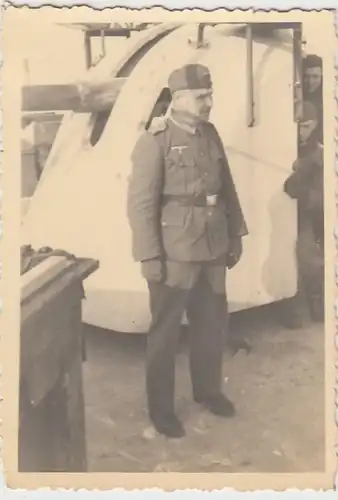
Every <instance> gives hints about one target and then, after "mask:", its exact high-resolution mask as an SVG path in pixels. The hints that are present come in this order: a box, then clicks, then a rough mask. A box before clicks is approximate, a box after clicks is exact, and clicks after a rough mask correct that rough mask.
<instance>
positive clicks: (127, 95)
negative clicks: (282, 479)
mask: <svg viewBox="0 0 338 500" xmlns="http://www.w3.org/2000/svg"><path fill="white" fill-rule="evenodd" d="M36 15H37V16H38V15H39V14H38V12H37V14H36ZM96 19H97V18H96V17H95V16H93V20H92V21H91V20H89V21H88V20H86V21H76V22H75V21H74V22H73V21H69V22H68V21H67V22H63V21H62V22H61V21H60V22H59V21H58V20H55V21H54V20H53V21H52V20H51V19H49V22H47V23H46V24H44V23H43V22H41V23H40V24H39V28H36V26H35V29H32V30H30V31H29V29H28V28H27V33H29V36H28V37H27V41H26V42H25V44H24V45H23V46H22V47H21V49H20V50H21V51H22V54H21V65H22V68H21V69H22V75H23V81H22V87H21V116H20V134H21V135H20V177H21V180H20V182H21V185H20V189H21V200H20V297H21V298H20V310H21V312H20V314H21V317H20V333H19V335H20V355H19V358H18V359H19V383H18V387H19V394H18V424H17V425H18V447H17V448H18V449H17V466H18V469H17V472H18V473H20V474H21V473H22V474H25V473H51V474H62V473H81V474H90V473H126V472H127V473H205V474H226V475H227V476H226V477H228V476H229V477H230V475H231V474H243V475H244V476H243V477H245V476H246V475H248V476H249V475H250V474H262V475H263V474H266V475H270V474H271V475H272V474H276V475H278V474H280V475H281V474H294V475H296V474H307V473H308V474H324V473H326V472H327V463H328V462H327V456H328V452H327V442H328V438H327V429H326V427H327V413H326V409H327V403H326V387H325V377H326V373H327V371H326V370H327V362H328V361H327V359H326V356H327V349H326V343H325V342H326V340H325V338H326V331H325V330H327V328H328V327H327V323H326V322H327V318H328V314H327V306H326V304H327V300H328V293H329V294H330V293H331V291H330V290H329V292H328V291H327V290H328V288H329V286H328V285H327V282H326V280H327V274H326V270H325V262H327V259H328V255H329V254H328V248H327V241H329V237H328V233H327V220H328V219H327V216H326V209H327V205H326V203H327V201H326V196H327V192H330V188H327V186H326V184H325V195H324V179H327V178H328V177H327V168H330V165H328V166H327V164H326V160H325V161H324V159H325V158H326V156H325V152H326V148H327V147H328V145H327V144H328V143H327V134H326V129H325V123H328V116H327V114H328V113H330V110H328V109H327V108H325V106H324V102H325V99H324V94H325V92H324V88H325V83H326V79H327V78H328V76H327V75H326V73H325V71H324V69H325V68H326V67H327V66H326V65H327V61H326V58H327V54H328V51H327V49H326V46H325V36H324V34H322V35H323V36H321V33H320V30H318V29H317V28H316V24H315V23H314V22H313V21H312V22H307V18H306V16H304V20H303V19H299V17H297V16H296V15H295V17H294V19H292V18H291V17H290V16H288V17H286V18H285V20H283V18H282V17H281V18H280V20H277V21H276V17H273V15H272V14H271V19H270V18H269V16H265V17H262V21H260V20H259V18H258V17H257V21H250V22H247V21H246V20H245V17H243V22H239V21H238V20H237V18H236V20H234V21H232V20H231V17H229V21H228V22H226V21H224V22H222V21H221V20H220V21H219V22H210V21H209V18H208V19H206V20H205V22H203V20H202V21H199V22H193V21H191V22H190V21H189V19H188V18H182V22H179V21H176V18H175V19H174V18H172V19H171V18H170V16H168V21H163V22H157V20H156V21H155V22H151V21H152V18H151V13H149V22H139V21H138V20H137V17H135V21H129V18H128V21H126V22H123V21H121V20H120V19H118V20H115V19H114V16H113V15H112V16H111V18H110V19H108V20H105V21H97V20H96ZM332 64H333V63H332ZM326 120H327V121H326ZM324 163H325V169H324ZM332 182H334V180H333V181H332ZM327 189H328V191H327ZM325 207H326V208H325ZM324 226H325V232H324ZM329 243H330V242H329ZM332 297H333V295H332ZM332 300H333V299H332ZM332 405H333V402H332ZM224 481H225V482H226V480H225V479H224ZM289 486H290V487H291V486H292V485H291V484H290V485H289Z"/></svg>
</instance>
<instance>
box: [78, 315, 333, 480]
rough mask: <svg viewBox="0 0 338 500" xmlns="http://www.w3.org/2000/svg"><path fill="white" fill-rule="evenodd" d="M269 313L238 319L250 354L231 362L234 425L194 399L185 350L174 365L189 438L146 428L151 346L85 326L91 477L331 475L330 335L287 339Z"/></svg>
mask: <svg viewBox="0 0 338 500" xmlns="http://www.w3.org/2000/svg"><path fill="white" fill-rule="evenodd" d="M271 311H272V310H271V308H266V309H263V310H253V311H250V312H249V313H244V314H243V313H241V314H238V315H236V316H235V317H234V318H233V321H232V323H233V329H234V331H235V332H238V333H239V334H245V335H247V337H248V338H250V340H251V343H252V345H253V349H252V352H251V353H250V354H249V355H246V354H245V353H244V352H243V351H240V352H239V353H238V354H237V355H236V356H234V357H232V358H231V357H230V355H229V354H227V355H226V356H225V362H224V370H225V380H224V388H225V391H226V393H227V394H228V395H229V397H230V398H231V399H232V400H233V401H234V402H235V404H236V407H237V416H236V417H235V418H233V419H231V420H223V419H220V418H217V417H214V416H212V415H210V414H208V413H206V412H204V411H203V410H201V408H200V407H198V406H197V405H196V404H194V403H193V402H192V400H191V392H190V380H189V376H188V358H187V347H186V342H185V341H183V342H182V346H181V348H180V352H179V354H178V358H177V413H178V414H179V416H180V418H181V419H182V420H183V421H184V423H185V427H186V431H187V436H186V437H185V438H183V439H181V440H166V439H165V438H163V437H160V436H158V435H154V433H153V432H152V429H151V428H149V423H148V420H147V415H146V411H145V404H144V401H145V399H144V385H143V360H144V348H145V338H144V337H141V336H128V335H121V334H115V333H110V332H106V331H102V330H97V329H94V328H90V327H86V339H87V357H88V358H87V362H86V363H85V365H84V381H85V397H86V419H87V435H88V444H87V446H88V455H89V457H88V458H89V468H90V470H91V471H98V472H152V471H159V472H163V471H168V472H310V471H322V470H323V469H324V436H325V434H324V341H323V339H324V332H323V327H322V326H321V325H320V326H318V325H315V326H314V325H308V326H307V327H305V328H303V329H301V330H294V331H292V330H291V331H290V330H286V329H283V328H281V327H280V326H279V325H278V324H277V323H276V320H274V315H273V314H272V312H271Z"/></svg>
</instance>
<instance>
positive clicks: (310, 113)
mask: <svg viewBox="0 0 338 500" xmlns="http://www.w3.org/2000/svg"><path fill="white" fill-rule="evenodd" d="M317 119H318V115H317V110H316V107H315V106H314V105H313V104H312V103H311V102H309V101H304V103H303V113H302V116H301V121H302V122H307V121H310V120H317Z"/></svg>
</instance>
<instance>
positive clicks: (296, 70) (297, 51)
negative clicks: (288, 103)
mask: <svg viewBox="0 0 338 500" xmlns="http://www.w3.org/2000/svg"><path fill="white" fill-rule="evenodd" d="M302 73H303V69H302V30H301V28H300V27H299V28H295V29H294V30H293V102H294V108H293V118H294V121H295V122H298V121H299V119H300V117H301V116H302V113H303V74H302Z"/></svg>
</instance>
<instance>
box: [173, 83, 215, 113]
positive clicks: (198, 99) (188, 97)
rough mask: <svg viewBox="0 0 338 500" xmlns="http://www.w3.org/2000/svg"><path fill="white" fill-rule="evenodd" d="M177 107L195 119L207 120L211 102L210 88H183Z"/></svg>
mask: <svg viewBox="0 0 338 500" xmlns="http://www.w3.org/2000/svg"><path fill="white" fill-rule="evenodd" d="M177 104H178V109H179V110H180V111H183V112H185V113H187V114H189V115H190V116H192V117H194V118H195V119H197V120H201V121H208V120H209V116H210V112H211V109H212V104H213V97H212V90H210V89H205V90H203V89H202V90H185V91H182V92H181V93H180V95H179V99H178V102H177Z"/></svg>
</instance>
